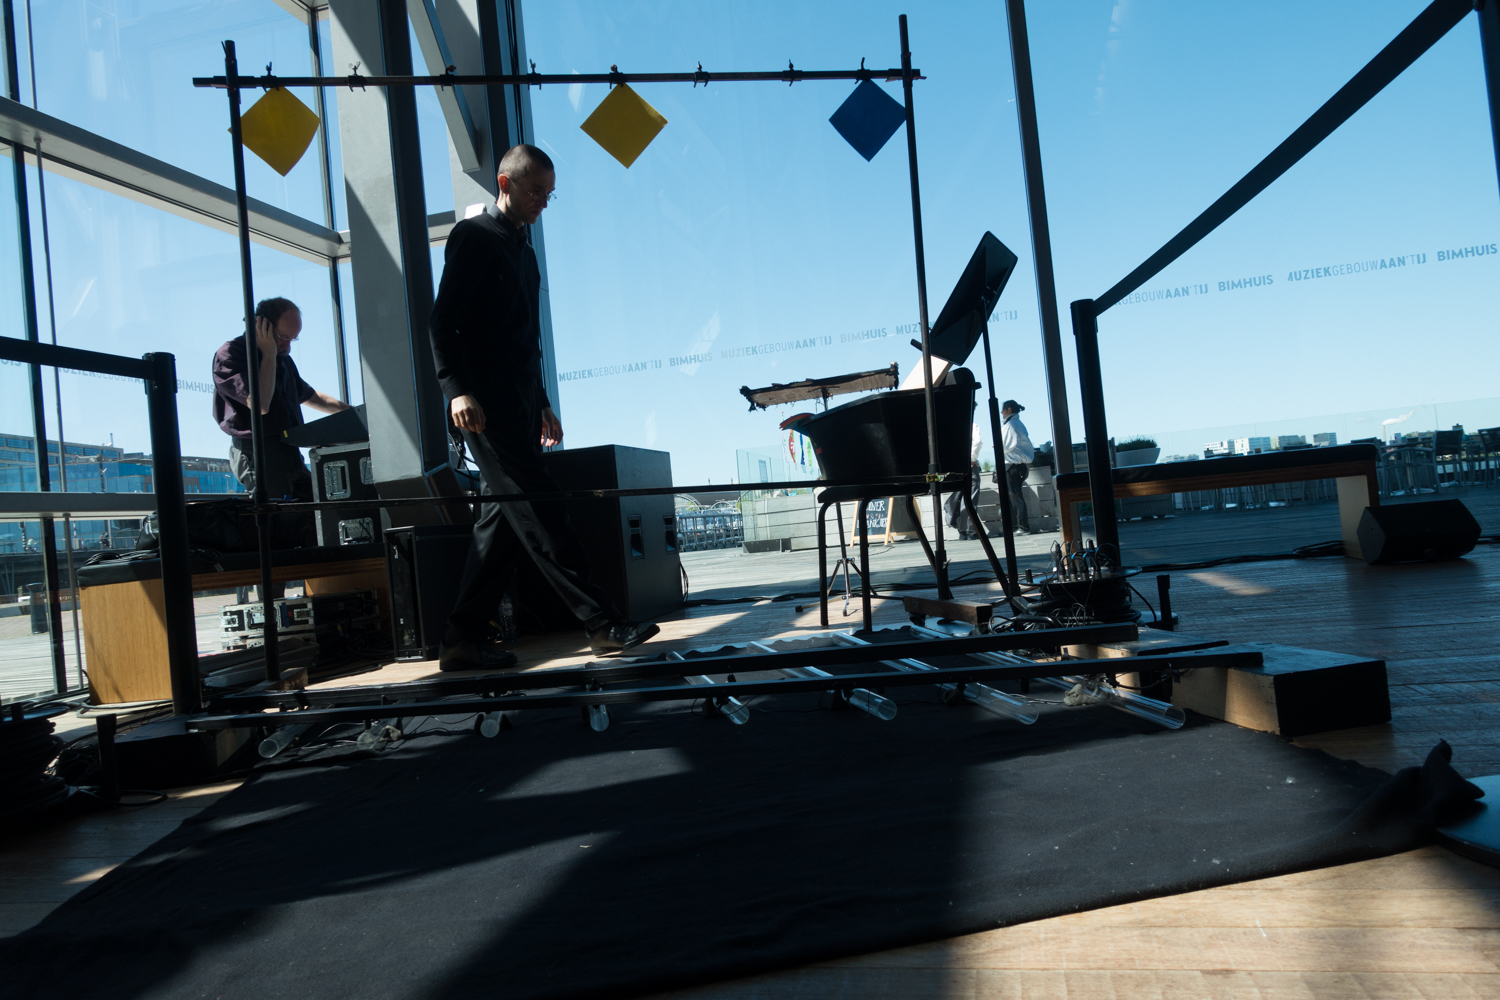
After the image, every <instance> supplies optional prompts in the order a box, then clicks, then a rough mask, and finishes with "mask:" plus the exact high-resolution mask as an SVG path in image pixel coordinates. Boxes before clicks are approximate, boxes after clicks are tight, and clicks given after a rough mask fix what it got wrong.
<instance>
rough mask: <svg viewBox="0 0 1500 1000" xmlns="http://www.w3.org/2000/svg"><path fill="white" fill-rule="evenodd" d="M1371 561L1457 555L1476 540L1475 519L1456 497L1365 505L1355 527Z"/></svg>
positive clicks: (1477, 527) (1437, 557) (1471, 545)
mask: <svg viewBox="0 0 1500 1000" xmlns="http://www.w3.org/2000/svg"><path fill="white" fill-rule="evenodd" d="M1357 532H1358V534H1357V537H1358V538H1359V548H1360V551H1361V552H1362V553H1363V555H1364V558H1365V562H1367V563H1371V564H1377V563H1394V562H1415V561H1418V560H1424V559H1457V558H1458V557H1459V556H1461V555H1464V554H1465V553H1467V552H1471V551H1473V548H1474V546H1475V545H1477V544H1479V535H1480V528H1479V522H1478V521H1477V520H1475V518H1474V515H1473V514H1471V513H1470V512H1469V508H1467V507H1465V506H1464V502H1463V501H1462V500H1459V499H1456V498H1455V499H1448V500H1419V501H1417V502H1416V503H1398V504H1381V505H1380V506H1379V507H1366V508H1365V512H1364V514H1363V515H1362V516H1361V517H1360V521H1359V528H1358V529H1357Z"/></svg>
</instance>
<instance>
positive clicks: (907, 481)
mask: <svg viewBox="0 0 1500 1000" xmlns="http://www.w3.org/2000/svg"><path fill="white" fill-rule="evenodd" d="M963 479H964V477H963V475H962V474H961V473H957V472H949V473H944V474H943V476H942V478H941V480H940V482H942V483H950V484H957V483H961V482H963ZM749 485H750V486H753V487H754V489H750V488H747V486H745V485H731V486H723V485H719V486H715V485H713V484H712V483H710V484H708V485H704V486H649V487H641V488H639V489H598V490H559V491H557V492H555V493H506V494H491V493H479V494H475V495H472V496H467V495H466V496H451V497H402V498H400V499H377V500H319V501H302V500H296V501H282V500H267V501H266V502H265V504H264V505H262V506H260V507H248V508H246V509H247V510H248V511H251V512H255V511H260V510H265V511H278V510H291V511H298V510H306V511H313V510H362V509H364V508H366V507H433V506H439V505H442V504H455V503H461V504H473V503H526V502H532V501H538V500H591V499H606V498H609V497H664V496H673V495H675V494H678V493H730V492H738V493H756V492H760V491H763V490H784V489H818V490H821V489H842V488H846V487H851V486H915V485H921V486H922V487H923V489H924V492H925V489H926V486H927V480H926V477H925V476H885V477H880V478H875V479H815V480H801V481H795V480H794V481H788V482H784V483H752V484H749Z"/></svg>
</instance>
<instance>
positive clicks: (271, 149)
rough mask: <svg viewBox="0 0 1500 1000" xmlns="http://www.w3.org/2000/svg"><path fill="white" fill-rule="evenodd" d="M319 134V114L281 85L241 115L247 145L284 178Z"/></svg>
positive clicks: (242, 130)
mask: <svg viewBox="0 0 1500 1000" xmlns="http://www.w3.org/2000/svg"><path fill="white" fill-rule="evenodd" d="M317 134H318V116H317V115H316V114H314V113H313V112H312V111H310V110H308V108H307V105H305V104H303V103H302V102H301V101H299V100H297V98H295V97H293V96H292V93H291V91H288V90H282V89H281V88H280V87H277V88H275V89H273V90H268V91H266V96H265V97H262V98H261V99H260V100H258V101H256V102H255V104H254V106H252V107H251V108H250V110H249V111H246V112H245V113H244V114H243V115H241V116H240V137H241V139H243V141H244V143H245V148H246V149H248V150H250V152H252V153H254V154H255V155H256V156H258V157H260V158H261V159H262V160H265V161H266V162H267V163H268V164H270V165H271V169H272V170H274V171H276V172H277V173H278V174H280V175H281V176H283V177H285V176H286V175H287V174H288V173H289V172H290V171H291V169H292V168H293V167H295V166H296V165H297V161H298V160H300V159H302V154H303V153H305V152H307V147H308V144H309V143H311V142H312V140H313V136H315V135H317Z"/></svg>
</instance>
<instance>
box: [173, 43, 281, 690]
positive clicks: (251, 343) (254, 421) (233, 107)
mask: <svg viewBox="0 0 1500 1000" xmlns="http://www.w3.org/2000/svg"><path fill="white" fill-rule="evenodd" d="M239 74H240V70H239V62H238V60H236V59H235V55H234V42H233V41H226V42H225V43H224V76H225V78H226V79H227V80H228V83H229V86H228V88H227V90H228V91H229V137H230V142H231V144H232V145H233V147H234V202H235V208H236V211H237V212H238V216H239V238H240V285H241V290H242V292H243V293H244V298H245V303H244V306H245V366H246V376H247V381H248V382H249V386H250V400H249V403H250V449H251V451H250V454H251V459H252V461H253V463H254V465H255V491H254V492H253V493H252V494H251V500H252V502H253V503H254V504H255V505H256V506H257V507H263V506H264V505H265V502H266V500H267V496H266V452H265V440H266V431H265V420H264V419H263V418H262V416H261V412H260V345H259V342H258V341H257V340H256V337H255V289H254V287H253V284H252V280H251V279H252V272H251V270H250V210H249V206H248V205H247V202H248V196H247V195H246V193H245V146H244V141H243V139H242V138H241V136H240V88H239V87H238V86H236V84H235V81H236V80H237V79H238V78H239ZM273 391H274V390H273ZM156 478H157V490H158V491H160V489H161V484H160V480H161V476H160V474H158V475H157V477H156ZM179 488H180V484H179ZM184 516H186V515H184ZM255 535H256V542H257V543H258V546H259V549H260V600H261V611H262V614H263V617H264V619H265V626H264V629H265V631H264V632H263V635H264V636H265V650H266V680H268V681H271V682H273V683H275V682H277V681H279V680H281V662H280V657H279V656H278V655H277V640H276V598H275V596H274V595H273V594H272V591H271V516H270V514H269V513H267V512H266V511H265V510H261V511H259V512H258V513H257V514H256V515H255ZM162 569H163V573H165V570H166V567H165V566H163V567H162ZM163 580H165V575H164V576H163ZM195 669H196V668H195Z"/></svg>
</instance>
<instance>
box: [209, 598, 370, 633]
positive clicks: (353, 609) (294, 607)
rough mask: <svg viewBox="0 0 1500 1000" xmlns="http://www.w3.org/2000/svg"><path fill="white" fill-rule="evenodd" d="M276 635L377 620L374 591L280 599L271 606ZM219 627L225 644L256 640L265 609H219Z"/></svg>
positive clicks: (236, 606)
mask: <svg viewBox="0 0 1500 1000" xmlns="http://www.w3.org/2000/svg"><path fill="white" fill-rule="evenodd" d="M273 606H274V607H275V609H276V631H277V634H279V635H290V634H293V633H296V632H314V631H317V630H318V629H322V628H328V627H329V626H337V625H347V624H352V623H355V622H364V621H373V620H375V619H377V618H379V617H380V604H379V602H378V601H377V600H376V597H375V591H373V590H351V591H348V592H346V593H342V594H315V595H313V596H312V597H283V598H280V599H278V600H277V601H276V602H275V603H274V605H273ZM219 626H220V630H221V631H222V632H223V634H224V638H225V639H226V640H232V639H234V638H236V637H249V636H252V635H253V636H255V637H257V638H259V636H260V634H261V633H262V632H263V631H265V626H266V618H265V605H263V604H260V603H255V604H226V605H225V606H223V607H222V608H220V609H219Z"/></svg>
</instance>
